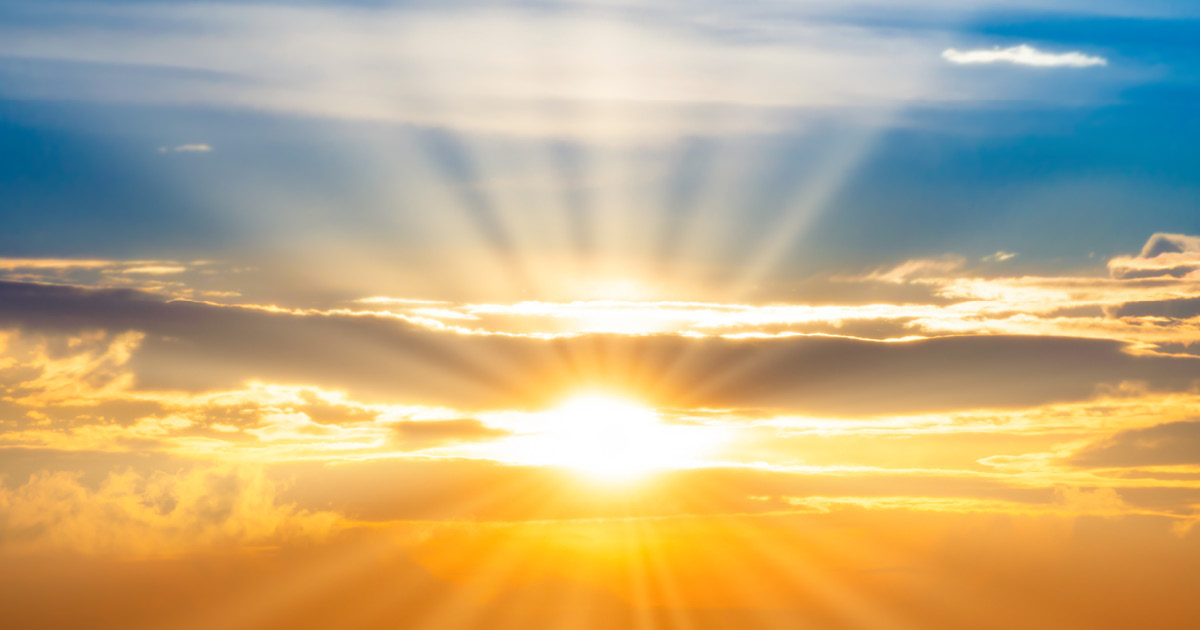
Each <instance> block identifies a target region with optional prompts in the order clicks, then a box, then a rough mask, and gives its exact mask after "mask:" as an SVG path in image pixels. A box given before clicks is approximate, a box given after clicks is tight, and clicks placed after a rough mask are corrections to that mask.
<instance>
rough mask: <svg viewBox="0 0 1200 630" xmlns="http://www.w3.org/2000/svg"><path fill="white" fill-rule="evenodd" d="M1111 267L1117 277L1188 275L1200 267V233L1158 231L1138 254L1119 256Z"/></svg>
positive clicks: (1110, 269)
mask: <svg viewBox="0 0 1200 630" xmlns="http://www.w3.org/2000/svg"><path fill="white" fill-rule="evenodd" d="M1108 269H1109V271H1110V272H1111V273H1112V275H1113V277H1114V278H1156V277H1173V278H1181V277H1186V276H1188V275H1189V274H1191V273H1192V272H1193V271H1195V270H1197V269H1200V237H1197V236H1188V235H1186V234H1163V233H1158V234H1155V235H1153V236H1151V237H1150V240H1148V241H1146V245H1145V246H1144V247H1142V251H1141V253H1139V254H1138V255H1137V256H1117V257H1116V258H1113V259H1112V260H1110V261H1109V262H1108Z"/></svg>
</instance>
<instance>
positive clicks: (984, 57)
mask: <svg viewBox="0 0 1200 630" xmlns="http://www.w3.org/2000/svg"><path fill="white" fill-rule="evenodd" d="M942 58H943V59H945V60H946V61H949V62H950V63H954V64H959V65H973V64H990V63H1011V64H1016V65H1019V66H1036V67H1040V68H1060V67H1061V68H1086V67H1089V66H1107V65H1108V60H1107V59H1105V58H1104V57H1094V56H1091V55H1085V54H1083V53H1081V52H1078V51H1072V52H1065V53H1049V52H1044V51H1041V50H1038V49H1036V48H1034V47H1033V46H1028V45H1025V44H1021V45H1020V46H1012V47H1010V48H1000V47H999V46H997V47H995V48H990V49H978V50H957V49H955V48H949V49H946V50H945V51H943V52H942Z"/></svg>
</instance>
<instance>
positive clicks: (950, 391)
mask: <svg viewBox="0 0 1200 630" xmlns="http://www.w3.org/2000/svg"><path fill="white" fill-rule="evenodd" d="M0 326H8V327H18V328H23V329H26V330H31V331H40V332H44V333H50V334H59V333H70V332H78V331H81V330H89V329H101V330H107V331H111V332H121V331H137V332H138V333H139V334H142V335H144V338H142V340H141V341H140V343H139V344H138V345H137V347H136V348H135V349H133V350H132V355H131V357H130V359H129V361H128V367H129V369H130V370H131V371H132V372H133V374H135V376H136V379H137V383H138V387H139V388H142V389H168V390H170V389H183V390H190V391H205V390H209V391H211V390H219V389H229V388H236V387H240V386H242V385H243V384H244V383H246V382H248V381H255V380H267V381H270V382H282V383H294V384H312V385H317V386H321V387H327V388H332V389H339V390H344V391H348V392H351V393H352V394H353V395H355V396H357V397H359V398H360V399H365V400H373V401H388V402H400V403H405V404H432V405H449V406H452V407H455V408H459V409H472V408H474V409H479V408H484V409H496V408H514V407H526V406H530V405H541V404H547V403H549V402H551V401H553V400H556V399H558V398H560V397H561V396H563V395H564V394H567V393H570V392H572V391H574V390H576V389H578V388H581V387H588V388H594V387H608V388H613V389H617V390H621V391H628V392H630V393H631V394H636V395H644V396H646V397H647V398H648V399H649V400H652V401H654V402H659V403H664V404H680V405H698V406H709V407H747V406H750V407H754V406H768V407H780V408H790V409H796V410H808V411H813V412H822V413H833V414H864V413H901V412H905V411H919V410H948V409H963V408H977V407H980V406H1006V407H1012V406H1027V405H1033V404H1039V403H1044V402H1049V401H1056V400H1071V399H1079V398H1084V397H1087V396H1090V395H1091V393H1092V392H1093V391H1094V389H1095V387H1096V386H1097V384H1099V383H1114V384H1115V383H1118V382H1121V381H1125V380H1144V381H1146V382H1148V383H1150V384H1151V385H1152V386H1154V387H1166V388H1185V387H1187V386H1189V384H1190V383H1191V382H1192V381H1193V380H1194V379H1196V378H1200V359H1190V358H1184V357H1160V356H1134V355H1131V354H1130V353H1129V352H1128V351H1127V349H1128V346H1127V344H1125V343H1123V342H1120V341H1113V340H1108V339H1084V338H1067V337H1053V336H1046V337H1034V336H1024V337H1010V336H1004V335H984V336H949V337H942V338H933V339H918V340H911V341H905V342H878V341H869V340H863V339H854V338H845V337H834V336H784V337H774V338H747V339H730V338H722V337H706V338H692V337H686V336H681V335H674V334H659V335H645V336H627V335H603V334H594V335H582V336H574V337H566V338H556V339H540V338H532V337H516V336H509V335H463V334H458V333H455V332H450V331H436V330H431V329H428V328H425V327H422V326H418V325H415V324H412V323H410V322H407V321H405V320H404V319H401V318H398V317H396V316H387V315H378V314H373V313H339V312H325V313H322V312H304V311H297V312H292V311H282V310H280V309H264V308H254V307H228V306H219V305H214V304H202V303H196V302H187V301H179V300H176V301H172V302H166V301H163V300H162V299H161V298H159V297H157V296H153V295H151V294H147V293H144V292H138V291H130V290H84V289H78V288H72V287H58V286H43V285H29V284H18V283H0Z"/></svg>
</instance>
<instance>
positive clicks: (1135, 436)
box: [1070, 421, 1200, 468]
mask: <svg viewBox="0 0 1200 630" xmlns="http://www.w3.org/2000/svg"><path fill="white" fill-rule="evenodd" d="M1070 461H1071V463H1073V464H1075V465H1077V466H1091V467H1099V468H1109V467H1135V466H1177V465H1181V464H1193V465H1196V464H1200V422H1195V421H1189V422H1169V423H1167V424H1160V425H1158V426H1153V427H1148V428H1143V429H1133V430H1129V431H1121V432H1119V433H1117V434H1115V435H1113V436H1111V437H1108V438H1105V439H1103V440H1100V441H1097V442H1093V443H1091V444H1088V445H1087V446H1084V447H1083V448H1081V449H1080V450H1079V451H1077V452H1076V453H1075V454H1074V456H1072V457H1071V459H1070Z"/></svg>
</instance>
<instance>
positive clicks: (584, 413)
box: [504, 393, 722, 481]
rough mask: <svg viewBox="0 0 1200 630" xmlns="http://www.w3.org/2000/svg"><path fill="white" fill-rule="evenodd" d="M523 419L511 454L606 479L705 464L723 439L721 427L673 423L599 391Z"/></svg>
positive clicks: (509, 446) (529, 461)
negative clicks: (521, 433) (707, 456)
mask: <svg viewBox="0 0 1200 630" xmlns="http://www.w3.org/2000/svg"><path fill="white" fill-rule="evenodd" d="M520 424H521V425H524V426H523V429H524V434H523V435H519V436H516V437H514V438H512V439H511V440H509V441H508V443H507V444H506V445H505V446H504V451H505V452H506V455H507V456H508V457H507V458H508V459H512V460H515V461H516V462H517V463H521V464H527V465H544V466H562V467H564V468H569V469H571V470H575V471H577V472H580V473H582V474H584V475H586V476H588V477H591V478H593V479H599V480H605V481H626V480H631V479H636V478H639V477H642V476H644V475H645V474H647V473H649V472H652V471H654V470H661V469H670V468H689V467H694V466H697V465H701V464H702V463H703V457H704V456H705V455H706V454H708V453H711V452H712V450H713V449H714V448H715V447H716V446H717V444H718V443H719V442H720V441H721V438H722V432H721V430H719V429H716V428H713V427H706V426H697V425H684V424H669V423H666V422H663V420H662V419H661V418H660V416H659V414H658V413H656V412H654V411H653V410H651V409H647V408H646V407H643V406H640V405H638V404H636V403H633V402H630V401H627V400H622V399H620V398H616V397H613V396H609V395H606V394H595V393H589V394H581V395H578V396H575V397H572V398H571V399H569V400H567V401H566V402H564V403H563V404H561V405H559V406H558V407H555V408H553V409H550V410H548V411H544V412H540V413H535V414H528V415H525V417H524V418H523V419H522V420H521V421H520Z"/></svg>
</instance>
